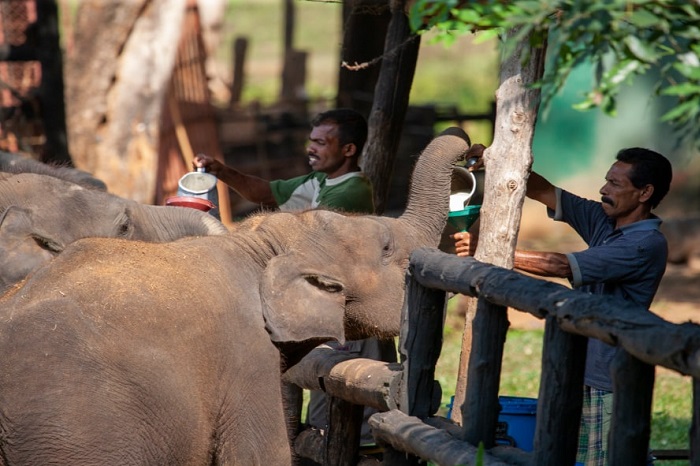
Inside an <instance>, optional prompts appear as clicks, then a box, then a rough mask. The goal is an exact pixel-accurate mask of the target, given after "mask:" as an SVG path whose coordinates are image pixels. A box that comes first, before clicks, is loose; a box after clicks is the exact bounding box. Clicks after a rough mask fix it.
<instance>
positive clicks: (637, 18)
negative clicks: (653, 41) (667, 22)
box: [628, 9, 659, 29]
mask: <svg viewBox="0 0 700 466" xmlns="http://www.w3.org/2000/svg"><path fill="white" fill-rule="evenodd" d="M628 20H629V22H631V23H632V24H634V25H635V26H637V27H638V28H642V29H644V28H648V27H652V26H655V25H656V24H657V23H658V22H659V18H658V16H657V15H655V14H653V13H652V12H650V11H648V10H645V9H635V10H633V11H632V14H630V15H629V17H628Z"/></svg>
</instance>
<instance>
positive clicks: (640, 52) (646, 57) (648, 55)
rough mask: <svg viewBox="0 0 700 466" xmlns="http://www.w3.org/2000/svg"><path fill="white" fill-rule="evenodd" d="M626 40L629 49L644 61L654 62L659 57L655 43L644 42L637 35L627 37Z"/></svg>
mask: <svg viewBox="0 0 700 466" xmlns="http://www.w3.org/2000/svg"><path fill="white" fill-rule="evenodd" d="M624 42H625V45H626V46H627V48H628V49H629V51H630V52H632V54H633V55H634V56H635V57H637V58H638V59H640V60H642V61H645V62H647V63H653V62H655V61H657V60H658V59H659V54H658V53H657V52H656V50H655V49H654V44H650V43H646V42H642V41H641V40H639V38H637V37H635V36H627V37H625V39H624Z"/></svg>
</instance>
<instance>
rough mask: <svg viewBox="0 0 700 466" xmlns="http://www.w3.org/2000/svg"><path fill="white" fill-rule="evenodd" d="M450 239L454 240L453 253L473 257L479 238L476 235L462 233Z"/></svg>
mask: <svg viewBox="0 0 700 466" xmlns="http://www.w3.org/2000/svg"><path fill="white" fill-rule="evenodd" d="M452 239H454V240H455V251H456V252H457V255H458V256H460V257H467V256H473V255H474V253H475V252H476V246H477V244H478V243H479V237H478V236H477V235H472V234H470V233H468V232H466V231H462V232H459V233H455V234H454V235H452Z"/></svg>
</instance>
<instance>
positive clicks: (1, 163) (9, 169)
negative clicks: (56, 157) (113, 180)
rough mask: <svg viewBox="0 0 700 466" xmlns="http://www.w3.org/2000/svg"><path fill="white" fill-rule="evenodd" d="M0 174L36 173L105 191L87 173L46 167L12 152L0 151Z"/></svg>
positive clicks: (72, 169)
mask: <svg viewBox="0 0 700 466" xmlns="http://www.w3.org/2000/svg"><path fill="white" fill-rule="evenodd" d="M0 172H5V173H0V177H3V176H7V175H8V174H10V173H38V174H40V175H50V176H53V177H56V178H61V179H63V180H66V181H70V182H72V183H76V184H79V185H81V186H84V187H86V188H92V189H99V190H101V191H107V185H105V184H104V182H103V181H102V180H99V179H97V178H95V177H94V176H92V175H91V174H89V173H87V172H84V171H82V170H78V169H75V168H70V167H62V166H57V165H47V164H45V163H42V162H39V161H36V160H34V159H30V158H28V157H24V156H22V155H20V154H14V153H12V152H4V151H0Z"/></svg>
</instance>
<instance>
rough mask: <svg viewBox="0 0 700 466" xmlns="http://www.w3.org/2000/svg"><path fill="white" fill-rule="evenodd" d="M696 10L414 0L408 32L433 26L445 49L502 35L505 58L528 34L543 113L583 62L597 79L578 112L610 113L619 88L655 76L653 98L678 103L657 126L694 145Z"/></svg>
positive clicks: (698, 102) (672, 1) (699, 119)
mask: <svg viewBox="0 0 700 466" xmlns="http://www.w3.org/2000/svg"><path fill="white" fill-rule="evenodd" d="M699 6H700V1H699V0H691V1H688V0H607V1H605V2H591V1H587V0H540V1H534V0H515V1H493V0H492V1H486V0H481V1H479V0H440V1H436V0H417V1H416V2H415V3H414V4H413V6H412V7H411V11H410V21H411V27H412V28H413V30H414V31H418V32H421V31H426V30H428V29H435V30H436V32H437V34H436V40H438V41H441V42H443V43H445V44H447V45H449V44H451V43H452V41H454V38H455V36H456V35H460V34H466V33H476V32H479V35H478V36H477V40H487V39H490V38H493V37H494V36H499V37H504V38H503V40H502V41H501V45H502V48H503V52H504V53H505V54H508V53H511V52H512V51H513V50H514V47H515V45H516V44H517V43H519V42H520V41H522V40H524V39H525V38H527V37H529V40H530V43H531V44H530V45H531V46H533V47H537V46H544V45H546V46H547V54H548V64H547V67H546V69H545V73H544V76H543V78H542V79H541V80H540V81H538V82H537V83H535V84H534V86H538V87H540V88H541V89H542V106H543V108H545V109H546V108H547V107H548V105H549V103H550V102H551V99H552V98H553V97H554V96H555V95H556V94H557V93H558V92H559V91H560V90H561V88H562V87H563V86H564V84H565V82H566V79H567V78H568V76H569V75H570V73H571V71H572V70H573V69H574V68H575V67H576V66H577V65H580V64H582V63H585V62H588V63H591V64H592V65H593V68H594V70H595V76H594V82H593V85H592V88H591V89H590V90H589V91H588V93H587V95H586V96H585V98H584V99H583V100H582V101H581V102H580V103H579V104H577V106H576V108H578V109H580V110H585V109H590V108H593V107H600V108H601V109H602V110H603V111H604V112H605V113H606V114H608V115H610V116H615V113H616V97H617V95H618V93H619V91H620V89H621V87H622V85H624V84H629V83H630V82H631V81H632V80H633V78H634V77H635V76H639V75H643V74H645V73H647V72H650V71H652V70H655V71H658V73H657V74H656V75H655V76H658V78H657V79H656V81H655V84H654V92H655V94H657V95H666V96H671V98H674V99H676V100H677V104H676V105H674V106H673V108H672V109H671V110H670V111H668V112H667V113H666V114H665V115H663V116H662V121H667V122H669V123H670V124H671V125H673V126H674V127H675V128H676V129H677V130H678V131H679V133H680V134H681V135H682V136H684V137H688V136H690V137H691V138H693V140H694V142H695V143H696V144H700V132H698V130H697V128H699V127H700V8H699ZM505 31H513V32H514V33H512V34H511V33H509V34H508V36H507V37H505V36H504V35H503V34H502V33H503V32H505ZM523 59H524V60H527V59H528V57H523Z"/></svg>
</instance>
